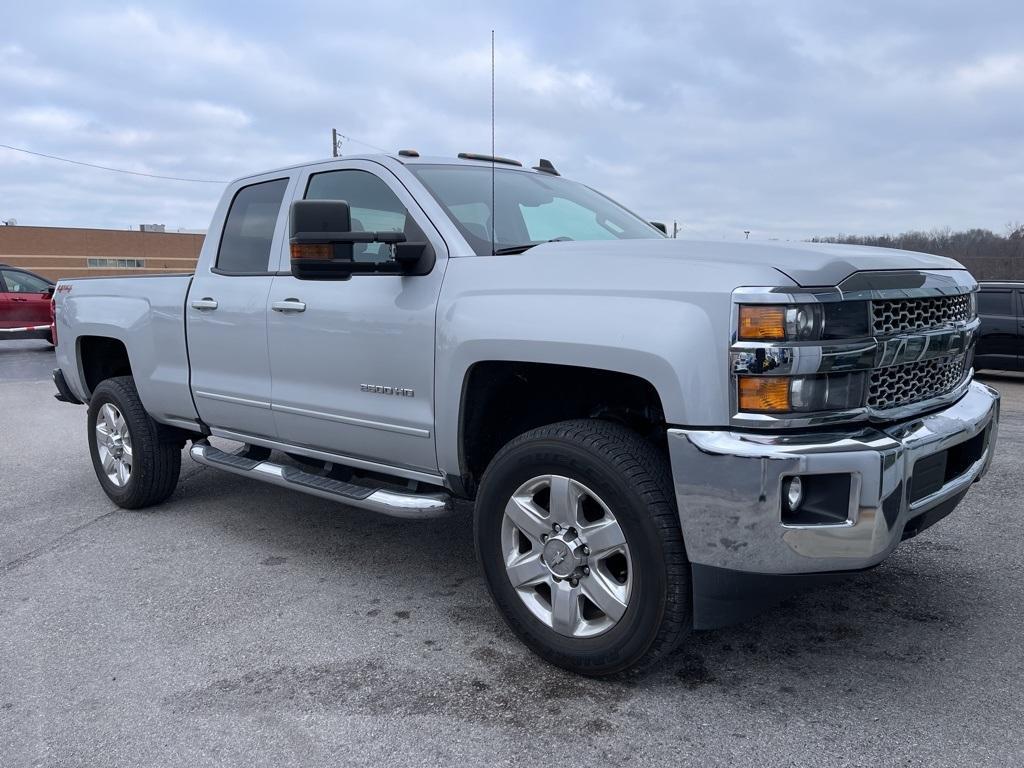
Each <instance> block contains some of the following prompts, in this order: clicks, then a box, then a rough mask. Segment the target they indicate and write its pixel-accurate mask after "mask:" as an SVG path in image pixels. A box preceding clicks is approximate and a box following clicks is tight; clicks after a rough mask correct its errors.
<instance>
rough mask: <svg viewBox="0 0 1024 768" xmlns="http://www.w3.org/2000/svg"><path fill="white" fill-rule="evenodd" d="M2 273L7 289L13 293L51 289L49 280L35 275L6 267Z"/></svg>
mask: <svg viewBox="0 0 1024 768" xmlns="http://www.w3.org/2000/svg"><path fill="white" fill-rule="evenodd" d="M2 274H3V278H4V282H5V283H6V284H7V290H8V291H10V292H11V293H46V292H47V291H48V290H49V289H50V284H49V283H48V282H46V281H45V280H43V279H42V278H41V277H36V276H35V275H29V274H27V273H25V272H14V271H11V270H6V269H5V270H3V273H2Z"/></svg>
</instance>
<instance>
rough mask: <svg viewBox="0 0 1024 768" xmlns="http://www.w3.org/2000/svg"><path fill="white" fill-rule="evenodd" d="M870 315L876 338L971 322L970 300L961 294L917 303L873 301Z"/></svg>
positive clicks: (920, 300) (919, 300)
mask: <svg viewBox="0 0 1024 768" xmlns="http://www.w3.org/2000/svg"><path fill="white" fill-rule="evenodd" d="M871 314H872V320H873V322H874V329H875V335H876V336H891V335H893V334H896V333H908V332H913V331H926V330H929V329H931V328H941V327H942V326H944V325H949V324H950V323H955V322H962V321H966V320H970V319H971V317H970V315H971V297H970V296H969V295H967V294H960V295H958V296H935V297H928V298H920V299H894V300H890V301H877V300H876V301H872V302H871Z"/></svg>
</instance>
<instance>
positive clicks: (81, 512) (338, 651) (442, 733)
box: [0, 342, 1024, 768]
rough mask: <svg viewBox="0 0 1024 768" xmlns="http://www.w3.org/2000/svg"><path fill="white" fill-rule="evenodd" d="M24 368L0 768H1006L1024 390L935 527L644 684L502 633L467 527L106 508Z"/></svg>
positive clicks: (726, 633)
mask: <svg viewBox="0 0 1024 768" xmlns="http://www.w3.org/2000/svg"><path fill="white" fill-rule="evenodd" d="M52 360H53V354H52V352H50V351H49V349H48V347H47V346H46V345H45V344H44V343H42V342H38V343H37V342H8V343H4V344H0V406H2V408H0V425H2V427H0V431H2V435H3V439H2V440H0V765H2V766H5V767H6V768H13V767H14V766H27V765H47V766H48V765H69V766H70V765H88V766H100V765H129V764H131V765H146V766H155V765H188V766H199V765H218V766H221V765H246V766H250V765H256V764H260V765H303V766H313V765H321V764H347V765H373V766H377V765H439V764H443V765H455V764H482V763H485V762H486V763H487V764H490V765H534V764H543V765H575V764H594V763H595V762H598V761H600V762H606V763H608V764H609V765H622V764H628V765H646V764H654V763H658V764H663V765H679V764H682V763H686V764H694V765H757V766H775V765H780V766H781V765H787V766H788V765H793V766H819V765H844V766H845V765H864V766H869V765H870V766H877V765H929V766H946V765H949V766H953V765H972V766H982V765H992V766H1006V765H1020V764H1021V763H1022V762H1024V725H1022V722H1024V693H1022V689H1024V664H1022V661H1021V650H1020V649H1021V644H1022V641H1024V628H1022V622H1024V567H1022V566H1024V524H1022V520H1021V517H1022V515H1021V507H1022V505H1021V496H1022V494H1024V475H1022V468H1024V450H1022V449H1024V377H1011V376H1001V377H994V376H993V377H985V380H986V381H987V382H988V383H990V384H992V385H993V386H995V387H997V388H998V389H999V390H1000V391H1001V392H1002V393H1003V397H1004V399H1003V421H1002V426H1001V429H1000V436H999V451H998V455H997V457H996V460H995V463H994V466H993V468H992V470H991V472H990V474H989V476H988V477H987V478H986V481H985V482H984V483H982V484H979V485H978V486H975V488H974V489H973V490H972V491H971V492H970V493H969V494H968V496H967V499H966V500H965V502H964V503H963V505H961V507H960V508H959V509H958V510H957V512H956V513H954V515H953V516H951V517H950V518H948V519H947V520H945V521H944V522H943V523H940V524H939V525H937V526H936V527H934V528H932V529H930V530H929V531H927V532H925V533H924V534H922V535H921V536H920V537H918V538H917V539H914V540H912V541H908V542H906V543H905V544H904V545H903V546H902V547H901V548H900V549H899V550H898V551H897V553H896V554H895V555H894V556H893V557H892V558H890V559H889V560H888V561H886V562H885V563H884V564H883V565H881V566H880V567H878V568H876V569H874V570H872V571H869V572H866V573H861V574H857V575H854V576H852V577H850V578H849V579H848V580H845V581H843V582H841V583H839V584H837V585H832V586H830V587H828V588H825V589H819V590H817V591H814V592H809V593H806V594H802V595H800V596H799V597H796V598H792V599H790V600H788V601H786V602H785V603H783V604H781V605H780V606H778V607H777V608H775V609H772V610H770V611H768V612H767V613H766V614H764V615H763V616H761V617H759V618H757V619H755V620H753V621H751V622H749V623H747V624H745V625H743V626H740V627H736V628H732V629H728V630H721V631H716V632H708V633H702V634H698V635H694V636H693V638H692V641H691V642H690V643H689V645H688V646H687V647H685V648H684V649H683V650H682V651H680V652H679V653H678V654H677V655H676V656H675V657H674V658H672V659H671V660H670V661H669V662H668V663H666V664H665V665H664V666H662V667H661V668H659V669H658V670H656V671H655V672H653V673H652V674H649V675H647V676H645V677H643V678H640V679H620V680H615V681H612V682H598V681H592V680H587V679H582V678H579V677H575V676H572V675H569V674H567V673H563V672H561V671H559V670H556V669H553V668H551V667H548V666H546V665H545V664H543V663H542V662H540V661H538V660H537V659H536V658H535V657H533V656H532V655H531V654H530V653H529V652H528V651H526V650H525V649H524V648H523V647H522V646H521V645H520V644H519V643H518V642H517V641H516V640H515V639H514V638H513V637H512V636H511V634H510V633H509V632H508V631H507V630H506V628H505V626H504V624H503V622H502V620H501V618H500V617H499V615H498V614H497V612H496V610H495V609H494V608H493V607H492V604H491V601H490V599H489V598H488V596H487V594H486V590H485V587H484V585H483V582H482V579H481V576H480V574H479V572H478V568H477V565H476V562H475V559H474V554H473V545H472V537H471V526H470V521H469V518H468V516H466V515H461V516H456V517H454V518H449V519H446V520H441V521H433V522H423V523H408V522H401V521H397V520H392V519H388V518H382V517H377V516H374V515H371V514H369V513H365V512H361V511H358V510H352V509H347V508H344V507H339V506H337V505H335V504H332V503H330V502H327V501H320V500H318V499H315V498H312V497H305V496H300V495H297V494H294V493H290V492H288V491H285V490H283V489H277V488H273V487H268V486H263V485H252V484H248V483H246V482H245V481H244V480H242V479H241V478H236V477H234V476H231V475H228V474H223V473H218V472H216V471H215V470H212V469H206V468H202V467H200V466H198V465H196V464H194V463H192V462H191V461H190V460H189V459H187V458H186V459H184V461H183V471H182V480H181V483H180V485H179V488H178V491H177V492H176V493H175V495H174V496H173V497H172V498H171V499H170V500H169V501H168V502H166V503H165V504H163V505H161V506H160V507H158V508H156V509H154V510H151V511H145V512H127V511H124V510H120V509H118V508H116V507H115V506H114V505H113V504H112V503H111V502H109V501H108V500H107V498H106V496H104V494H103V492H102V491H101V490H100V487H99V485H98V484H97V482H96V479H95V477H94V475H93V471H92V466H91V464H90V461H89V456H88V452H87V448H86V437H85V434H86V432H85V429H86V427H85V411H84V409H83V408H81V407H73V406H69V405H65V404H62V403H58V402H57V401H55V400H54V399H53V397H52V385H51V384H50V383H49V381H47V380H46V379H47V377H48V373H49V370H50V369H51V368H52V367H53V362H52Z"/></svg>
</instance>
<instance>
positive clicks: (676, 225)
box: [672, 221, 679, 240]
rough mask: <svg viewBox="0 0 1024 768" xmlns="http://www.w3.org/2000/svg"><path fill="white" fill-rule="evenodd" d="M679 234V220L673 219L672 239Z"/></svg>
mask: <svg viewBox="0 0 1024 768" xmlns="http://www.w3.org/2000/svg"><path fill="white" fill-rule="evenodd" d="M678 234H679V222H678V221H673V222H672V239H673V240H675V239H676V236H677V235H678Z"/></svg>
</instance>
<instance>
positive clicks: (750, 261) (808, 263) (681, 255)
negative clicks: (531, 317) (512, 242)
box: [524, 239, 964, 287]
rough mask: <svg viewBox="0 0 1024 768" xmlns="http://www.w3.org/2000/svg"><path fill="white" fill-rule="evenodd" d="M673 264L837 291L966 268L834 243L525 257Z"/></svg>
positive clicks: (569, 249) (583, 249) (694, 243)
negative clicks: (859, 280) (873, 275)
mask: <svg viewBox="0 0 1024 768" xmlns="http://www.w3.org/2000/svg"><path fill="white" fill-rule="evenodd" d="M585 254H586V255H590V256H592V257H608V258H612V257H618V258H623V259H628V258H636V257H640V258H645V259H655V260H660V259H670V260H676V259H679V260H686V261H694V262H706V263H709V264H723V265H725V264H729V265H735V266H741V267H742V266H745V265H749V266H752V267H754V266H756V267H760V268H763V267H772V268H774V269H775V270H777V271H778V272H781V273H782V274H783V275H785V276H786V277H788V278H789V279H790V280H792V281H793V282H794V283H796V284H797V285H800V286H804V287H808V286H834V285H838V284H839V283H840V282H842V281H843V280H844V279H845V278H847V277H849V276H850V275H851V274H853V273H854V272H864V271H878V270H895V269H963V268H964V267H963V266H962V265H961V264H960V263H959V262H958V261H955V260H953V259H948V258H946V257H944V256H933V255H932V254H928V253H918V252H916V251H900V250H896V249H894V248H874V247H868V246H862V245H838V244H830V243H777V242H758V241H740V242H721V241H714V240H710V241H699V240H672V239H656V240H653V239H652V240H589V241H560V242H556V243H544V244H543V245H538V246H536V247H535V248H531V249H530V250H529V251H527V252H526V254H524V255H529V256H530V257H533V258H542V259H557V258H558V257H559V256H560V255H564V256H582V255H585Z"/></svg>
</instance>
